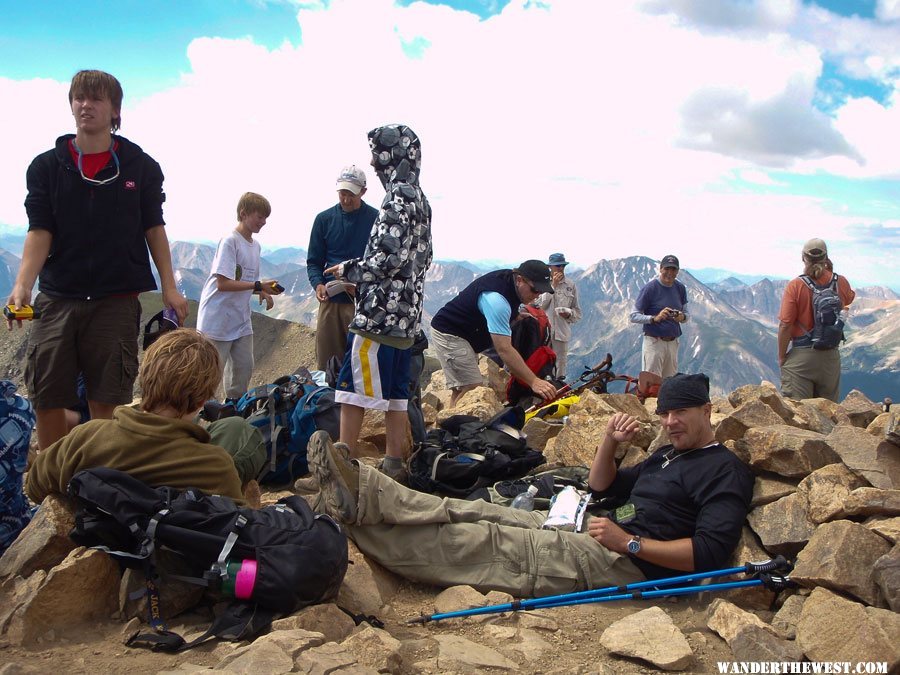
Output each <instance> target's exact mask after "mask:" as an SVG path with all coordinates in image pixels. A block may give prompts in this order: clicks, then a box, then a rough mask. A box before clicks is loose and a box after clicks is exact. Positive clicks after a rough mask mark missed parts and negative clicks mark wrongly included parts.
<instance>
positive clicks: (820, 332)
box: [800, 274, 844, 349]
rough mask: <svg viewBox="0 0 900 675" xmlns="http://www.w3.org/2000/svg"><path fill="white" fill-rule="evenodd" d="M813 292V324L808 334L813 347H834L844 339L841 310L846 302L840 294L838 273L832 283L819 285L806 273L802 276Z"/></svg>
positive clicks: (833, 276) (832, 278)
mask: <svg viewBox="0 0 900 675" xmlns="http://www.w3.org/2000/svg"><path fill="white" fill-rule="evenodd" d="M800 278H801V279H802V280H803V283H805V284H806V286H807V288H809V291H810V293H811V294H812V316H813V326H812V328H811V329H810V330H809V332H807V333H806V336H805V337H807V338H808V339H809V341H810V343H811V344H812V347H813V349H834V348H835V347H837V346H838V345H839V344H840V343H841V340H843V339H844V321H843V319H842V318H841V312H842V310H843V309H844V303H843V302H842V301H841V297H840V295H839V294H838V275H837V274H833V275H832V277H831V283H828V284H825V285H824V286H819V285H818V284H817V283H815V282H814V281H813V280H812V279H810V278H809V276H807V275H806V274H803V275H801V276H800Z"/></svg>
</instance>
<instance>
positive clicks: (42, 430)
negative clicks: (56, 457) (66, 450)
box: [34, 408, 69, 450]
mask: <svg viewBox="0 0 900 675" xmlns="http://www.w3.org/2000/svg"><path fill="white" fill-rule="evenodd" d="M34 412H35V417H36V420H35V426H36V427H37V438H38V450H46V449H47V448H49V447H50V446H51V445H53V444H54V443H56V441H58V440H59V439H60V438H62V437H63V436H65V435H66V434H67V433H68V432H69V425H68V424H67V423H66V409H65V408H43V409H39V410H35V411H34Z"/></svg>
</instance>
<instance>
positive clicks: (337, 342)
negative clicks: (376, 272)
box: [306, 166, 378, 370]
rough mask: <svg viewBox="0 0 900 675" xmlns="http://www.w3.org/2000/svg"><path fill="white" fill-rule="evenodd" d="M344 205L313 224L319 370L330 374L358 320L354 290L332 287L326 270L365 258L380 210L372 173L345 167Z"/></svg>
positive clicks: (310, 263)
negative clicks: (372, 201) (374, 202)
mask: <svg viewBox="0 0 900 675" xmlns="http://www.w3.org/2000/svg"><path fill="white" fill-rule="evenodd" d="M337 193H338V203H337V204H335V205H334V206H332V207H331V208H330V209H326V210H325V211H322V213H320V214H319V215H317V216H316V220H315V221H314V222H313V227H312V232H311V233H310V235H309V248H308V249H307V254H306V273H307V275H308V276H309V285H310V286H312V288H313V290H315V292H316V299H317V300H318V301H319V313H318V316H317V318H316V368H318V369H319V370H325V368H326V366H327V365H328V361H329V359H330V358H331V357H332V356H336V357H337V358H338V360H339V361H340V360H342V359H343V358H344V352H345V351H346V349H347V329H348V327H349V326H350V322H351V321H352V320H353V314H354V309H353V300H354V297H353V296H354V290H353V289H354V286H353V285H352V284H341V283H335V284H330V285H329V284H328V282H329V281H334V277H332V276H331V275H328V277H326V275H325V269H326V268H328V267H331V266H332V265H335V264H337V263H340V262H342V261H344V260H351V259H355V258H361V257H362V255H363V253H364V252H365V250H366V243H367V242H368V241H369V233H370V232H371V231H372V224H373V223H374V222H375V218H377V217H378V210H377V209H375V208H373V207H371V206H369V205H368V204H366V203H365V202H364V201H363V200H362V198H363V195H364V194H366V174H365V173H364V172H363V171H362V169H358V168H356V166H348V167H344V169H343V170H342V171H341V173H340V175H339V176H338V179H337Z"/></svg>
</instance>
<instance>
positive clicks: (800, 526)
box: [747, 492, 816, 556]
mask: <svg viewBox="0 0 900 675" xmlns="http://www.w3.org/2000/svg"><path fill="white" fill-rule="evenodd" d="M806 509H807V503H806V500H805V499H804V498H803V496H802V495H800V494H798V493H796V492H795V493H793V494H790V495H788V496H787V497H782V498H781V499H779V500H778V501H775V502H772V503H771V504H765V505H763V506H760V507H758V508H755V509H753V510H752V511H751V512H750V514H749V515H748V516H747V520H748V522H749V523H750V527H752V528H753V531H754V532H756V534H757V536H758V537H759V538H760V541H762V545H763V546H764V547H765V549H766V551H768V552H769V553H771V554H777V553H780V554H782V555H786V556H793V555H795V554H796V553H797V552H798V551H799V550H800V549H802V548H803V547H804V546H806V542H807V541H809V538H810V537H811V536H812V534H813V532H815V529H816V527H815V525H814V524H813V523H812V522H810V520H809V516H808V514H807V511H806Z"/></svg>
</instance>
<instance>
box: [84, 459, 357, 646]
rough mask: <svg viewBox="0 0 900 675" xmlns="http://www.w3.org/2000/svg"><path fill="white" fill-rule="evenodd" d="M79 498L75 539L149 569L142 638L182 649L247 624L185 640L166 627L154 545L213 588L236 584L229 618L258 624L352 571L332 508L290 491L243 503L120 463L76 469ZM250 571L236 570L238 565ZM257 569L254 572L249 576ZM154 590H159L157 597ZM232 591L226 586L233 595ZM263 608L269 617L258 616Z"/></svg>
mask: <svg viewBox="0 0 900 675" xmlns="http://www.w3.org/2000/svg"><path fill="white" fill-rule="evenodd" d="M68 493H69V496H70V497H72V498H73V499H74V500H75V502H76V505H77V512H76V517H75V528H74V529H73V530H72V532H71V534H70V536H71V538H72V539H73V540H74V541H75V542H76V543H78V544H81V545H83V546H90V547H92V548H97V549H100V550H103V551H106V552H107V553H109V554H110V555H111V556H112V557H113V558H115V559H116V560H118V561H119V562H120V563H121V564H123V565H124V566H126V567H131V568H138V569H143V571H144V573H145V575H146V576H147V592H148V596H149V598H148V600H149V602H148V603H147V604H148V608H149V611H150V617H149V619H150V623H151V625H152V626H153V627H154V628H155V629H156V630H157V633H156V634H155V635H151V636H149V637H148V636H146V635H144V636H137V639H136V642H135V644H137V645H138V646H152V647H153V648H155V649H164V650H167V651H180V650H182V649H186V648H188V647H191V646H194V645H196V644H199V643H200V642H202V641H203V640H205V639H207V638H208V637H212V636H218V637H231V638H238V637H242V636H246V635H247V632H248V631H247V630H246V626H245V625H243V626H240V627H239V628H238V629H235V627H234V626H229V630H230V631H231V632H230V633H229V632H227V631H226V633H225V634H224V635H223V634H222V633H221V632H216V630H215V629H216V626H215V625H214V626H213V628H212V629H211V630H210V631H208V632H207V634H205V635H204V636H202V639H201V638H198V639H197V640H194V641H193V642H191V643H188V644H185V643H184V641H183V640H181V638H180V637H179V636H177V635H176V636H174V637H172V636H173V634H171V633H168V632H167V631H165V625H164V623H163V622H162V620H161V618H160V616H159V607H160V603H165V602H166V599H165V597H159V596H158V590H157V584H156V576H157V570H156V568H155V552H156V551H157V550H158V549H160V548H163V547H164V548H166V549H168V550H170V551H172V552H174V553H175V554H178V555H179V556H180V557H181V559H182V560H183V562H184V564H185V566H186V567H187V568H188V569H189V570H191V574H192V576H184V575H182V576H179V577H178V578H179V579H181V580H182V581H189V582H192V583H197V584H199V585H203V586H208V587H210V588H212V589H213V590H217V591H220V592H221V591H224V590H227V589H230V590H231V593H230V595H231V596H233V597H236V598H240V599H239V600H236V601H235V602H234V603H233V605H235V607H234V610H233V611H232V612H231V614H233V615H234V614H236V615H237V618H235V617H234V616H232V621H233V622H237V623H240V622H241V621H243V618H244V617H246V619H247V620H248V621H250V622H255V623H256V624H259V625H255V626H253V628H252V630H259V629H260V628H261V627H264V625H265V624H266V623H268V622H270V621H271V619H272V618H274V616H276V615H277V614H286V613H290V612H294V611H296V610H297V609H300V608H301V607H304V606H306V605H311V604H315V603H318V602H322V601H325V600H328V599H329V598H331V597H334V596H335V595H336V594H337V591H338V589H339V588H340V585H341V582H342V581H343V578H344V574H345V572H346V571H347V537H346V535H345V534H344V532H343V530H342V529H341V527H340V526H339V525H338V524H337V523H336V522H334V521H333V520H332V519H331V518H329V517H328V516H323V515H317V514H315V513H313V511H312V509H310V507H309V505H308V504H307V503H306V501H305V500H303V499H301V498H300V497H296V496H290V497H285V498H283V499H281V500H279V502H278V503H277V504H273V505H271V506H267V507H265V508H262V509H250V508H238V507H237V506H236V505H235V504H234V502H233V501H232V500H231V499H229V498H227V497H222V496H217V495H207V494H205V493H203V492H202V491H200V490H196V489H188V490H177V489H174V488H168V487H161V488H152V487H150V486H148V485H146V484H145V483H143V482H141V481H139V480H138V479H136V478H134V477H132V476H130V475H128V474H126V473H123V472H121V471H116V470H114V469H109V468H106V467H100V468H95V469H88V470H85V471H80V472H78V473H76V474H75V475H74V476H73V477H72V479H71V481H70V482H69V487H68ZM239 570H240V574H242V575H243V576H238V571H239ZM248 574H251V575H250V576H247V575H248ZM154 594H157V597H154ZM226 597H228V594H226ZM260 616H262V617H264V618H265V619H267V620H265V619H263V620H261V619H260Z"/></svg>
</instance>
